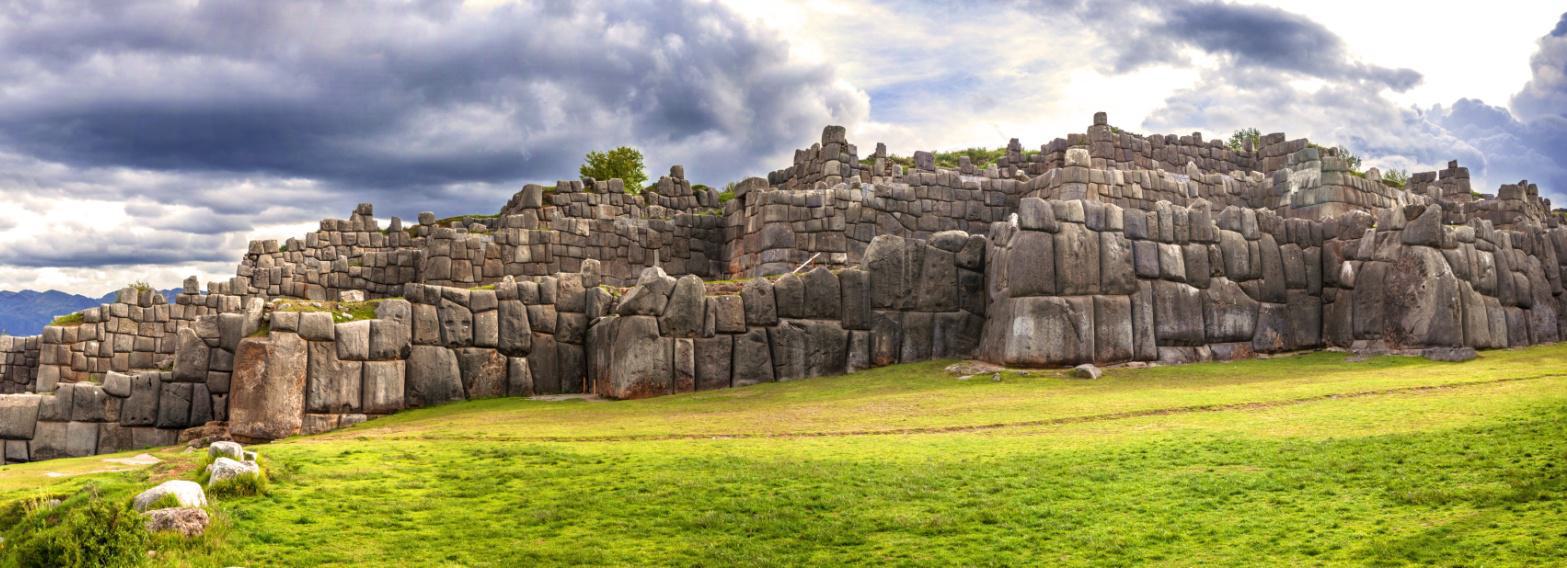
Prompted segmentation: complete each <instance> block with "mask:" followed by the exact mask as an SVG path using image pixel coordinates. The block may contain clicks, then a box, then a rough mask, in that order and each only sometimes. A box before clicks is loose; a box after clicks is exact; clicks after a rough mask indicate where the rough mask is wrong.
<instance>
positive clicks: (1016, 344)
mask: <svg viewBox="0 0 1567 568" xmlns="http://www.w3.org/2000/svg"><path fill="white" fill-rule="evenodd" d="M1066 226H1067V225H1066V224H1063V225H1062V227H1063V230H1064V228H1065V227H1066ZM1010 318H1011V319H1010V321H1009V323H1008V324H1007V328H1008V330H1009V332H1008V334H1007V336H1006V338H1005V343H1004V345H1003V346H1002V358H1003V360H1002V362H1003V363H1004V364H1006V365H1008V366H1022V367H1046V366H1057V365H1067V364H1076V363H1078V362H1082V361H1091V360H1093V358H1094V308H1093V299H1092V298H1090V297H1073V298H1060V297H1031V298H1013V299H1012V300H1011V314H1010Z"/></svg>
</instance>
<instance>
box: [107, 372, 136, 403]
mask: <svg viewBox="0 0 1567 568" xmlns="http://www.w3.org/2000/svg"><path fill="white" fill-rule="evenodd" d="M103 392H106V393H108V394H109V396H113V397H118V398H125V397H128V396H130V395H131V376H130V375H127V374H125V373H118V372H115V371H109V372H107V373H104V375H103Z"/></svg>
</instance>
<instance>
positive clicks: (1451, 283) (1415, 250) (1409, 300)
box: [1384, 226, 1463, 347]
mask: <svg viewBox="0 0 1567 568" xmlns="http://www.w3.org/2000/svg"><path fill="white" fill-rule="evenodd" d="M1439 227H1440V226H1439ZM1406 231H1407V229H1406ZM1384 293H1385V294H1386V297H1387V300H1388V302H1387V310H1388V311H1387V315H1388V320H1387V324H1389V325H1388V329H1387V330H1386V334H1385V339H1387V340H1388V341H1389V343H1391V344H1393V345H1398V346H1408V347H1425V346H1444V347H1445V346H1460V345H1462V344H1463V323H1462V319H1461V318H1462V314H1463V308H1462V299H1461V298H1460V297H1459V288H1458V279H1457V278H1456V277H1455V276H1454V275H1453V272H1452V269H1451V268H1449V267H1448V265H1447V261H1446V260H1445V259H1444V258H1443V257H1442V254H1441V253H1440V252H1439V251H1437V250H1436V249H1433V248H1429V247H1423V246H1410V247H1404V249H1403V254H1402V255H1401V256H1400V257H1399V259H1398V261H1397V262H1396V263H1394V264H1393V266H1392V268H1391V270H1390V271H1389V272H1388V273H1387V276H1386V281H1385V284H1384Z"/></svg>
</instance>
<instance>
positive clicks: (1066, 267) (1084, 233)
mask: <svg viewBox="0 0 1567 568" xmlns="http://www.w3.org/2000/svg"><path fill="white" fill-rule="evenodd" d="M1055 263H1056V267H1055V272H1056V292H1057V293H1059V294H1061V295H1065V296H1071V295H1079V294H1097V293H1099V267H1100V259H1099V236H1098V234H1096V233H1094V232H1093V231H1090V230H1088V228H1087V227H1084V226H1083V225H1080V224H1077V223H1062V224H1061V232H1059V233H1056V234H1055Z"/></svg>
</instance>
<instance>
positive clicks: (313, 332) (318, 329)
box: [299, 312, 335, 341]
mask: <svg viewBox="0 0 1567 568" xmlns="http://www.w3.org/2000/svg"><path fill="white" fill-rule="evenodd" d="M334 326H335V324H333V323H332V313H331V312H303V313H300V314H299V336H300V337H303V338H305V339H307V340H309V341H331V340H332V339H334V337H333V332H334V331H335V328H334Z"/></svg>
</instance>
